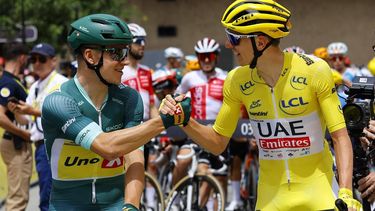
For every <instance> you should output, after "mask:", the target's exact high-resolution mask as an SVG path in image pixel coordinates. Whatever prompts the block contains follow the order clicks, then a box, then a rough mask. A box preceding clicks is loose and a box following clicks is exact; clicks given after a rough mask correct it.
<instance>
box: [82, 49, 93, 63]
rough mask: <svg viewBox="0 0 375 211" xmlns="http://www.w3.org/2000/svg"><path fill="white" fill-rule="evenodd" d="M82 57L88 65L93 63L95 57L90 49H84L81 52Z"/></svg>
mask: <svg viewBox="0 0 375 211" xmlns="http://www.w3.org/2000/svg"><path fill="white" fill-rule="evenodd" d="M82 55H83V58H84V59H85V60H86V61H88V62H89V63H90V64H94V63H95V55H94V51H93V50H92V49H90V48H86V49H85V50H83V52H82Z"/></svg>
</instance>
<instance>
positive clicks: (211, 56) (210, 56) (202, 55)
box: [198, 53, 216, 61]
mask: <svg viewBox="0 0 375 211" xmlns="http://www.w3.org/2000/svg"><path fill="white" fill-rule="evenodd" d="M206 58H208V60H209V61H213V60H215V59H216V54H215V53H200V54H198V60H199V61H205V60H206Z"/></svg>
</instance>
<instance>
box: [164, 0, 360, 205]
mask: <svg viewBox="0 0 375 211" xmlns="http://www.w3.org/2000/svg"><path fill="white" fill-rule="evenodd" d="M290 16H291V13H290V12H289V10H288V9H286V8H285V7H283V6H281V5H280V4H278V3H276V2H274V1H272V0H256V1H246V0H237V1H235V2H233V3H232V4H231V5H230V6H229V7H228V8H227V10H226V11H225V12H224V15H223V17H222V20H221V22H222V24H223V26H224V27H225V31H226V34H227V37H228V41H227V42H226V46H227V47H228V48H231V49H232V50H233V52H234V54H235V56H236V57H237V59H238V62H239V64H240V65H241V67H238V68H236V69H234V70H232V71H231V72H230V73H229V74H228V77H227V79H226V80H225V84H224V90H223V92H224V101H223V106H222V108H221V110H220V113H219V114H218V116H217V119H216V122H215V124H214V125H213V126H203V125H201V124H199V123H197V122H196V121H195V120H194V119H192V118H191V119H190V121H189V122H188V124H187V126H185V127H183V130H184V131H185V132H186V133H187V134H188V135H189V137H191V138H193V140H194V141H196V142H197V143H198V144H199V145H201V146H203V147H204V148H206V149H207V150H209V151H211V152H213V153H215V154H219V153H221V152H222V151H223V150H224V149H225V147H226V145H227V144H228V142H229V139H230V137H231V136H232V134H233V132H234V130H235V128H236V124H237V120H238V119H237V118H238V116H239V113H240V107H241V104H244V105H245V106H246V109H247V112H248V114H249V118H250V122H251V124H252V126H253V128H254V132H255V136H256V138H257V143H258V148H259V159H260V173H259V186H258V199H257V204H256V210H262V211H268V210H271V211H274V210H297V211H300V210H301V211H302V210H334V209H336V207H335V200H336V198H337V197H338V198H340V199H342V201H344V202H345V203H346V205H347V206H348V208H349V210H361V209H362V208H361V204H360V203H359V202H358V201H357V200H355V199H353V197H352V170H353V163H352V161H353V157H352V154H353V152H352V146H351V142H350V139H349V136H348V134H347V130H346V127H345V121H344V118H343V115H342V111H341V107H340V103H339V100H338V97H337V94H336V90H335V87H334V83H333V78H332V73H331V70H330V68H329V66H328V65H327V63H326V62H324V61H323V60H321V59H319V58H316V57H312V56H308V55H305V54H295V53H287V52H285V53H283V52H282V50H281V49H280V48H279V42H280V38H282V37H285V36H286V35H288V34H289V31H290V29H291V23H290V21H289V18H290ZM248 64H250V65H248ZM182 98H183V96H179V97H177V98H176V99H175V100H174V99H173V98H172V97H171V96H167V97H166V98H165V99H164V100H163V102H162V106H161V107H160V111H161V112H162V113H164V114H167V113H169V114H171V115H172V114H173V112H174V111H175V110H176V109H175V108H174V105H175V103H176V101H179V100H181V99H182ZM326 128H328V130H329V132H330V134H331V136H332V138H333V142H334V149H335V154H336V161H337V167H338V175H339V178H340V180H339V184H337V182H336V180H335V177H334V174H333V170H332V164H333V162H332V157H331V154H330V151H329V149H328V145H327V142H326V140H325V139H324V134H325V130H326Z"/></svg>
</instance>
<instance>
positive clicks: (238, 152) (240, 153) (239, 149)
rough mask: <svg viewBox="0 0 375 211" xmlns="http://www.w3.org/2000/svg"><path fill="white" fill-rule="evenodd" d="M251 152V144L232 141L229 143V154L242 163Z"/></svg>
mask: <svg viewBox="0 0 375 211" xmlns="http://www.w3.org/2000/svg"><path fill="white" fill-rule="evenodd" d="M248 151H249V142H248V141H235V140H233V139H230V141H229V153H230V156H231V157H232V156H237V157H239V158H240V159H241V160H242V161H244V160H245V156H246V154H247V153H248Z"/></svg>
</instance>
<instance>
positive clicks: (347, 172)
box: [331, 128, 353, 190]
mask: <svg viewBox="0 0 375 211" xmlns="http://www.w3.org/2000/svg"><path fill="white" fill-rule="evenodd" d="M331 137H332V139H333V146H334V149H335V156H336V163H337V169H338V174H339V186H340V188H347V189H350V190H351V189H352V175H353V149H352V143H351V141H350V138H349V135H348V132H347V130H346V128H342V129H339V130H337V131H335V132H333V133H331Z"/></svg>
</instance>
